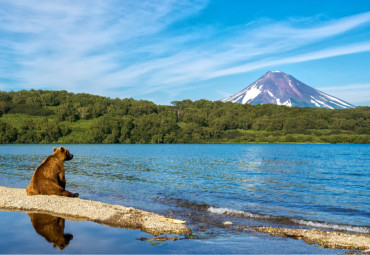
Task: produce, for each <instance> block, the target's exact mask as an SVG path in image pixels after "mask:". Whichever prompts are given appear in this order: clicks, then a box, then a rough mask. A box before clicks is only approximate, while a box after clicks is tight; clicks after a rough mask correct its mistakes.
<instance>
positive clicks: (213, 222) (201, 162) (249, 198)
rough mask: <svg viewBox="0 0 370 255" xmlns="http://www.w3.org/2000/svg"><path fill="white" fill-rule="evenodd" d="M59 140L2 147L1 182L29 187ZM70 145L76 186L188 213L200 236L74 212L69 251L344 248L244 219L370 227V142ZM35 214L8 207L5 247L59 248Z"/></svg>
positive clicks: (87, 192) (91, 193)
mask: <svg viewBox="0 0 370 255" xmlns="http://www.w3.org/2000/svg"><path fill="white" fill-rule="evenodd" d="M53 146H56V147H57V145H1V146H0V185H2V186H8V187H17V188H25V187H26V186H27V185H28V184H29V181H30V179H31V177H32V174H33V172H34V170H35V169H36V167H37V166H38V165H39V164H41V162H42V161H43V160H44V158H45V157H46V156H47V155H50V154H51V153H52V147H53ZM58 147H59V145H58ZM65 147H66V148H67V149H69V150H70V152H71V153H72V154H74V158H73V160H71V161H68V162H65V164H64V165H65V169H66V179H67V189H68V190H70V191H72V192H78V193H79V194H80V198H83V199H90V200H99V201H102V202H106V203H114V204H122V205H125V206H132V207H135V208H138V209H143V210H148V211H153V212H156V213H160V214H163V215H166V216H173V217H175V218H179V219H183V220H186V221H187V224H188V226H189V227H191V229H192V230H193V232H194V234H195V236H197V238H196V239H184V240H179V241H176V242H174V241H167V242H158V243H155V244H153V243H150V242H143V241H139V240H137V239H139V238H141V237H147V236H148V234H146V233H143V232H141V231H133V230H125V229H115V228H109V227H106V226H101V225H99V224H96V223H92V222H70V221H67V220H66V221H65V232H66V233H67V232H68V231H69V232H70V233H71V234H72V235H73V239H72V240H71V241H70V242H69V244H68V247H66V248H65V249H63V252H66V253H97V252H102V253H338V252H343V251H340V250H339V251H338V250H329V249H322V248H319V247H315V246H310V245H307V244H305V243H303V241H297V240H290V239H285V238H279V237H270V236H267V235H265V234H258V233H255V232H252V231H249V232H248V231H239V230H237V228H236V227H235V226H285V227H293V228H295V227H315V228H325V229H329V230H334V231H348V232H357V233H370V200H369V197H370V184H369V183H370V171H369V165H370V145H329V144H315V145H310V144H251V145H249V144H248V145H243V144H238V145H234V144H228V145H216V144H209V145H65ZM30 217H31V216H28V215H27V214H25V213H14V212H0V226H1V227H0V233H1V234H2V236H7V237H8V238H6V239H4V238H2V240H1V241H0V252H1V253H12V252H16V253H33V252H45V253H51V252H58V251H59V250H58V249H57V248H56V249H53V248H52V244H50V243H48V242H47V241H45V239H44V238H42V237H40V235H39V234H37V232H36V231H35V230H34V229H33V227H32V224H31V221H30ZM225 221H231V222H233V223H234V224H233V225H232V226H225V225H223V222H225ZM21 229H22V230H21ZM23 229H25V230H24V231H23ZM27 231H28V232H29V233H28V232H27ZM26 232H27V233H28V234H25V233H26ZM20 233H22V234H20ZM122 240H124V241H122ZM13 243H19V245H16V246H15V245H13ZM35 243H40V247H44V248H37V247H36V248H35V245H34V244H35ZM15 247H16V248H15ZM32 247H33V248H32Z"/></svg>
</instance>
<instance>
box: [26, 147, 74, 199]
mask: <svg viewBox="0 0 370 255" xmlns="http://www.w3.org/2000/svg"><path fill="white" fill-rule="evenodd" d="M53 151H54V154H53V155H50V156H48V157H46V159H45V160H44V161H43V162H42V163H41V165H40V166H39V167H37V169H36V170H35V172H34V173H33V176H32V179H31V183H30V185H29V186H28V187H27V188H26V191H27V195H29V196H32V195H59V196H67V197H78V195H79V194H78V193H72V192H69V191H67V190H65V187H66V178H65V175H64V166H63V163H64V161H66V160H71V159H72V158H73V155H72V154H70V153H69V151H68V150H67V149H65V148H64V147H60V148H59V149H57V148H53Z"/></svg>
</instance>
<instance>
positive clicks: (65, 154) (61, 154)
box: [53, 147, 73, 161]
mask: <svg viewBox="0 0 370 255" xmlns="http://www.w3.org/2000/svg"><path fill="white" fill-rule="evenodd" d="M53 151H54V155H57V156H58V158H60V159H62V160H63V161H66V160H71V159H73V155H72V154H71V153H69V150H67V149H66V148H64V147H60V148H58V149H57V148H55V147H54V148H53Z"/></svg>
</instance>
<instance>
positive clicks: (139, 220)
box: [0, 186, 191, 235]
mask: <svg viewBox="0 0 370 255" xmlns="http://www.w3.org/2000/svg"><path fill="white" fill-rule="evenodd" d="M0 210H7V211H21V212H39V213H48V214H52V215H55V216H59V217H62V218H66V219H68V220H72V221H73V220H75V221H78V220H80V221H81V220H89V221H93V222H98V223H101V224H105V225H108V226H113V227H122V228H128V229H141V230H142V231H145V232H147V233H150V234H153V235H160V234H164V233H168V234H169V233H173V234H189V233H191V230H190V229H189V228H188V227H187V226H186V225H185V224H184V222H183V221H180V220H175V219H170V218H166V217H164V216H162V215H158V214H155V213H151V212H146V211H142V210H138V209H135V208H132V207H125V206H121V205H111V204H105V203H101V202H97V201H91V200H84V199H80V198H69V197H61V196H54V195H53V196H44V195H37V196H27V194H26V190H25V189H16V188H8V187H3V186H0Z"/></svg>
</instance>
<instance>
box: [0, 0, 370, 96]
mask: <svg viewBox="0 0 370 255" xmlns="http://www.w3.org/2000/svg"><path fill="white" fill-rule="evenodd" d="M206 5H207V2H206V1H202V0H199V1H197V0H187V1H177V0H167V1H136V0H132V1H118V0H116V1H115V0H105V1H103V0H101V1H98V0H97V1H93V2H92V1H89V0H79V1H72V0H63V1H62V0H56V1H47V0H37V1H36V0H12V1H6V0H0V7H1V8H0V68H1V70H2V72H1V73H0V82H1V81H2V80H7V81H11V82H1V83H0V89H12V86H17V87H23V88H44V89H67V90H70V91H76V92H90V93H96V94H102V95H108V96H119V97H131V96H140V95H147V94H148V93H152V92H158V91H161V92H164V93H174V91H181V90H184V89H186V86H187V84H191V83H194V82H198V81H202V80H207V79H213V78H218V77H222V76H227V75H235V74H240V73H245V72H249V71H253V70H257V69H261V68H266V67H269V66H276V65H283V64H290V63H299V62H305V61H311V60H317V59H323V58H330V57H335V56H341V55H346V54H353V53H359V52H366V51H370V41H362V42H357V43H353V42H352V43H348V41H345V40H338V42H335V43H331V44H323V43H324V42H325V41H327V40H330V39H332V38H335V37H336V36H341V35H345V34H346V33H347V32H349V31H351V30H353V29H357V28H360V27H363V26H369V25H370V12H365V13H361V14H358V15H354V16H349V17H345V18H341V19H337V20H330V21H325V22H313V23H308V24H309V25H307V23H304V24H301V23H300V21H294V20H285V21H274V20H257V21H256V22H252V23H249V24H245V25H243V26H238V27H227V28H223V29H219V28H217V27H213V26H212V24H209V25H208V26H203V27H199V26H198V27H194V26H191V25H188V26H185V25H183V26H179V27H177V29H172V28H173V26H176V24H177V23H179V22H181V21H183V20H185V19H187V18H189V17H192V16H195V15H197V14H199V12H200V11H202V10H203V9H204V8H205V7H206ZM306 46H309V47H306ZM118 91H119V92H120V93H117V92H118Z"/></svg>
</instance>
